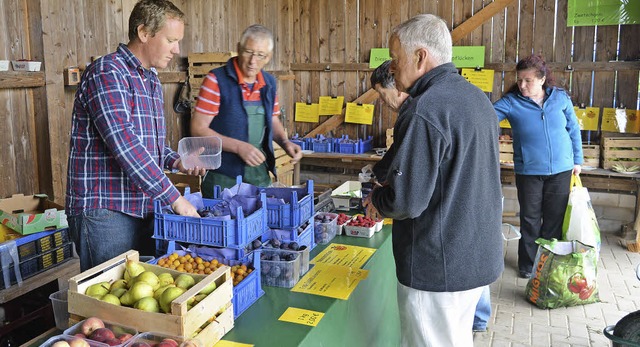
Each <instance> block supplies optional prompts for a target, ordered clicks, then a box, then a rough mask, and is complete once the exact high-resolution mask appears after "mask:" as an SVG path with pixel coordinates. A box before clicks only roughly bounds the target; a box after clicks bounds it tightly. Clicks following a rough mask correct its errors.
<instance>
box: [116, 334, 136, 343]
mask: <svg viewBox="0 0 640 347" xmlns="http://www.w3.org/2000/svg"><path fill="white" fill-rule="evenodd" d="M132 337H133V335H131V334H129V333H125V334H122V335H120V336H118V340H120V343H125V342H127V341H129V339H130V338H132Z"/></svg>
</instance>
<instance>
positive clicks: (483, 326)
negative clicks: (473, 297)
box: [473, 286, 491, 331]
mask: <svg viewBox="0 0 640 347" xmlns="http://www.w3.org/2000/svg"><path fill="white" fill-rule="evenodd" d="M489 317H491V291H489V286H485V287H484V288H483V289H482V295H481V296H480V300H479V301H478V305H477V306H476V314H475V315H474V317H473V331H485V330H487V322H489Z"/></svg>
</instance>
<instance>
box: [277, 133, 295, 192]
mask: <svg viewBox="0 0 640 347" xmlns="http://www.w3.org/2000/svg"><path fill="white" fill-rule="evenodd" d="M273 153H274V155H275V157H276V173H277V174H278V177H277V182H279V183H282V184H284V185H286V186H287V187H290V186H293V185H295V184H297V183H294V182H293V174H294V169H295V166H294V164H293V163H291V157H290V156H289V155H288V154H287V152H285V151H284V149H282V147H280V146H279V145H278V144H277V143H275V141H274V142H273ZM274 181H276V180H274Z"/></svg>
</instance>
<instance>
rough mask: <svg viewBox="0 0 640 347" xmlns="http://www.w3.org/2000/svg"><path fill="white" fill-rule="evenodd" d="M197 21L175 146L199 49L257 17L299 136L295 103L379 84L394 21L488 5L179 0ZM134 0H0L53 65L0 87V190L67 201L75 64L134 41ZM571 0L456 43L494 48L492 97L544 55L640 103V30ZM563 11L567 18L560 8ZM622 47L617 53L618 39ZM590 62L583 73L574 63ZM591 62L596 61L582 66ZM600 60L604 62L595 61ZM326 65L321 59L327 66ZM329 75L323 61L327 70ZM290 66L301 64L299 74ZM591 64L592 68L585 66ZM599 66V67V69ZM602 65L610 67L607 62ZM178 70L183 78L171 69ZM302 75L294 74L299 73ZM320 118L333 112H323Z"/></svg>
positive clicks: (369, 130) (0, 19)
mask: <svg viewBox="0 0 640 347" xmlns="http://www.w3.org/2000/svg"><path fill="white" fill-rule="evenodd" d="M174 2H175V4H176V5H177V6H178V7H179V8H181V9H182V10H183V11H184V12H185V14H186V16H187V18H186V20H187V27H186V30H185V38H184V40H183V42H182V45H181V53H180V57H178V58H177V59H175V60H174V61H173V62H172V64H171V65H170V66H169V68H168V69H167V70H165V71H163V73H164V74H161V77H162V78H163V83H164V84H163V90H164V92H165V114H166V119H167V125H168V129H169V130H168V132H169V134H168V139H169V143H170V145H171V146H172V147H174V148H175V147H177V142H178V140H179V139H180V138H181V137H183V136H185V135H186V134H188V122H189V115H181V114H175V113H174V112H173V109H172V103H173V100H174V98H175V96H176V94H177V92H178V90H179V87H180V84H181V82H183V81H184V80H185V79H186V76H187V75H186V73H185V71H186V67H187V62H186V57H187V55H188V53H189V52H226V51H235V50H237V46H236V45H237V42H238V40H239V38H240V34H241V32H242V30H243V29H244V28H245V27H246V26H248V25H250V24H253V23H261V24H264V25H265V26H267V27H269V28H270V29H272V30H273V31H274V33H275V36H276V45H275V51H274V56H273V58H272V60H271V62H270V63H269V64H268V65H267V66H266V69H267V70H270V71H273V72H274V73H275V74H276V75H277V76H280V77H281V79H280V80H279V93H280V102H281V104H282V105H283V109H284V116H283V121H284V122H285V124H286V125H287V128H288V131H289V133H290V134H293V133H295V132H297V133H299V134H301V135H302V134H304V133H307V132H309V131H310V130H312V129H313V128H315V127H316V126H318V124H315V123H301V122H294V121H293V117H294V114H293V104H294V103H295V102H307V101H312V102H317V101H318V98H319V97H320V96H324V95H344V96H345V100H346V101H351V100H354V99H356V98H357V97H358V96H360V95H362V94H363V93H364V92H366V91H367V90H368V89H369V88H370V86H369V76H370V70H369V68H368V61H369V52H370V49H371V48H375V47H387V42H388V39H389V35H390V32H391V30H392V28H393V27H394V26H395V25H397V24H399V23H401V22H403V21H404V20H407V19H408V18H410V17H411V16H413V15H416V14H419V13H434V14H437V15H439V16H440V17H442V18H444V19H445V20H446V21H447V23H448V24H449V27H450V28H451V29H454V28H456V27H457V26H458V25H460V24H461V23H464V22H465V21H466V20H467V19H468V18H470V17H471V16H473V15H474V14H476V13H477V12H479V11H480V10H482V8H484V7H485V6H487V5H488V4H490V3H491V1H490V0H444V1H442V0H441V1H437V2H436V1H431V0H216V1H206V0H174ZM134 4H135V0H110V1H104V0H48V1H38V0H18V1H2V2H0V47H2V48H0V59H9V60H12V59H20V58H32V59H37V60H41V61H43V62H44V64H43V71H44V72H43V74H44V83H43V85H42V86H36V87H25V88H22V87H19V88H18V87H11V86H10V85H9V86H6V85H5V86H2V88H0V109H1V110H2V111H4V114H5V116H4V117H3V120H2V121H0V132H1V133H2V134H4V136H3V137H2V138H1V139H0V156H1V158H2V160H0V172H1V173H2V174H3V176H4V179H3V180H1V181H0V197H5V196H9V195H11V194H13V193H24V194H32V193H36V192H45V193H47V194H49V195H51V196H53V197H54V198H55V200H56V201H57V202H63V201H64V189H65V184H66V165H67V156H68V143H69V127H70V122H71V111H72V106H73V99H74V93H75V88H74V87H65V86H64V85H63V71H64V68H65V67H69V66H79V67H84V66H85V65H86V64H87V62H89V61H90V58H91V57H92V56H96V55H103V54H106V53H109V52H111V51H113V50H115V48H116V47H117V45H118V43H120V42H126V41H127V32H128V28H127V22H128V16H129V14H130V12H131V9H132V8H133V6H134ZM566 7H567V0H513V1H512V2H511V3H510V4H509V5H508V6H507V7H506V8H505V9H504V10H503V11H500V12H499V13H498V14H496V15H494V16H493V17H492V18H491V19H490V20H488V21H486V22H484V23H483V24H482V25H481V26H479V27H478V28H476V29H475V30H473V31H472V32H471V33H470V34H468V35H467V36H465V37H463V38H462V39H461V40H460V41H459V42H457V43H456V44H458V45H484V46H485V47H486V51H485V62H486V64H485V67H487V68H493V69H495V70H496V74H495V81H494V91H493V93H491V99H492V100H497V99H498V98H499V97H500V96H501V95H502V94H503V92H504V91H505V90H507V89H508V88H509V87H510V86H512V85H513V83H514V81H515V71H514V68H515V63H516V62H517V61H518V60H519V59H520V58H522V57H524V56H526V55H529V54H532V53H542V54H544V55H545V57H546V58H547V61H548V62H549V63H551V64H555V65H553V66H554V69H555V70H554V74H555V77H556V79H557V81H558V83H559V85H561V86H563V87H564V88H566V89H567V90H568V91H569V92H570V93H571V96H572V99H573V100H574V102H576V103H585V105H587V106H601V107H613V106H618V105H620V104H621V103H624V104H625V105H627V106H628V107H629V108H637V105H638V70H637V69H635V70H632V69H622V70H615V69H614V68H612V67H611V66H610V64H608V62H609V61H611V60H625V61H630V60H634V59H635V60H637V59H638V58H639V57H640V46H638V45H637V41H636V40H637V39H636V38H637V37H638V36H639V35H640V25H623V26H603V27H576V28H572V27H566V12H567V9H566ZM555 14H557V15H555ZM618 45H619V52H618V51H617V46H618ZM576 63H583V65H581V66H582V67H581V68H580V69H574V70H573V71H569V70H566V71H565V67H567V66H568V65H571V64H576ZM584 63H587V64H591V63H593V64H591V65H584ZM596 63H601V65H599V66H600V67H596ZM320 64H322V65H320ZM329 64H331V65H330V66H333V67H334V68H332V69H330V70H329V71H323V69H318V66H325V65H329ZM291 66H295V69H292V68H291ZM584 66H587V68H585V67H584ZM591 66H593V68H589V67H591ZM603 66H604V67H603ZM170 72H173V74H170ZM291 75H293V76H295V79H292V78H290V77H289V76H291ZM321 118H322V119H321V122H322V121H324V120H325V119H327V118H328V117H321ZM395 119H396V115H395V114H394V113H393V112H391V111H390V110H389V109H388V108H386V107H381V104H380V102H379V101H378V102H377V107H376V109H375V116H374V124H373V125H370V126H368V125H353V124H343V125H341V126H339V127H337V128H336V129H333V131H332V132H333V135H334V136H340V135H342V134H348V135H349V136H350V137H352V138H354V137H365V136H368V135H373V136H374V137H375V144H376V146H384V143H385V131H386V129H387V128H390V127H392V126H393V124H394V122H395Z"/></svg>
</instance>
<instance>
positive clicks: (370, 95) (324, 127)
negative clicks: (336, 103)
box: [304, 89, 379, 137]
mask: <svg viewBox="0 0 640 347" xmlns="http://www.w3.org/2000/svg"><path fill="white" fill-rule="evenodd" d="M378 95H379V94H378V92H376V91H375V89H369V90H367V91H366V92H365V93H364V94H362V95H360V96H359V97H358V98H357V99H355V100H353V101H352V102H355V103H361V104H371V103H373V102H374V101H376V100H377V99H378ZM346 109H347V108H346V107H344V108H343V109H342V113H341V114H336V115H334V116H332V117H331V118H329V119H327V120H326V121H324V123H322V124H320V125H318V126H317V127H316V128H315V129H313V130H311V131H310V132H309V133H308V134H307V135H305V136H304V137H314V136H316V135H317V134H326V133H327V132H328V131H329V130H333V129H335V128H337V127H338V126H339V125H340V124H342V123H343V122H344V112H345V110H346Z"/></svg>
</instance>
